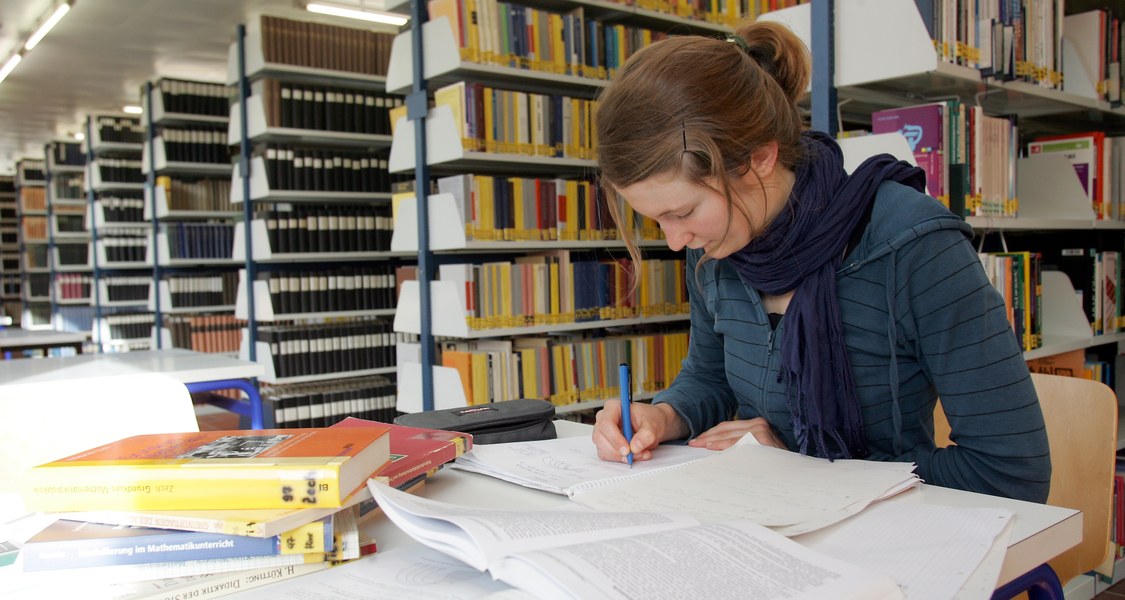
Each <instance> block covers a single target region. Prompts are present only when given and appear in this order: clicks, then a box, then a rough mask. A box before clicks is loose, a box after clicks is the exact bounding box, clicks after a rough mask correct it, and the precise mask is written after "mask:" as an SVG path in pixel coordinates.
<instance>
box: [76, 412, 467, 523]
mask: <svg viewBox="0 0 1125 600" xmlns="http://www.w3.org/2000/svg"><path fill="white" fill-rule="evenodd" d="M333 427H337V428H347V427H351V428H375V429H386V430H387V431H388V432H389V433H388V435H389V437H390V440H389V443H390V460H389V462H387V463H386V464H385V465H383V466H382V467H380V468H379V470H378V471H376V472H375V473H374V475H373V476H374V477H377V478H380V479H381V480H384V481H386V482H387V484H388V485H390V486H391V487H395V488H400V489H408V488H410V487H412V486H414V485H416V484H417V483H418V482H419V481H423V480H425V479H426V478H427V477H429V476H430V475H432V474H433V473H434V472H436V471H437V469H439V468H440V467H442V466H444V465H446V464H448V463H450V462H452V461H453V460H454V459H456V458H457V457H459V456H462V455H464V454H465V453H466V452H468V451H469V450H471V449H472V436H471V435H469V434H465V433H459V432H455V431H443V430H436V429H421V428H417V427H407V426H405V425H394V424H391V423H380V422H376V421H369V420H365V419H357V418H354V417H347V418H346V419H344V420H342V421H340V422H339V423H337V424H336V425H334V426H333ZM370 500H371V492H370V490H369V489H368V488H367V486H366V485H362V486H361V487H359V488H358V489H356V490H355V491H354V492H352V493H351V495H349V496H348V497H347V498H346V499H345V500H344V501H343V503H342V505H343V507H345V508H347V507H359V509H360V510H359V514H360V515H361V516H362V515H364V514H366V513H367V512H369V511H370V510H373V509H374V508H375V504H374V503H373V502H370ZM339 510H340V509H339V508H315V507H310V508H282V509H264V510H248V509H230V510H173V511H86V512H70V513H62V514H60V515H59V516H60V517H61V518H66V519H72V520H78V521H90V522H95V523H106V524H110V525H136V526H142V527H160V528H166V529H182V530H190V531H199V532H207V533H222V534H229V535H238V536H252V537H259V538H260V537H270V536H279V535H281V536H284V535H286V534H287V533H288V532H290V531H292V530H294V529H295V528H300V527H302V526H304V525H307V524H309V523H314V522H316V521H317V520H318V519H323V518H324V517H327V516H329V515H332V514H335V513H336V512H337V511H339Z"/></svg>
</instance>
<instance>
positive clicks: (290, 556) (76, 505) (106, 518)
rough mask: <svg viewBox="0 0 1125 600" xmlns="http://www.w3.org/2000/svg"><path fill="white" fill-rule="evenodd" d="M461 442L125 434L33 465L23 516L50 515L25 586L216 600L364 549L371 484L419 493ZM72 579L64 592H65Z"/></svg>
mask: <svg viewBox="0 0 1125 600" xmlns="http://www.w3.org/2000/svg"><path fill="white" fill-rule="evenodd" d="M471 448H472V437H471V436H470V435H468V434H463V433H457V432H449V431H439V430H431V429H419V428H413V427H404V426H399V425H391V424H387V423H378V422H375V421H366V420H362V419H356V418H352V417H349V418H346V419H344V420H343V421H340V422H339V423H337V424H336V425H334V426H332V427H324V428H314V429H273V430H259V431H207V432H193V433H178V434H154V435H143V436H134V437H130V438H125V439H123V440H119V441H117V442H114V443H111V444H107V445H104V446H100V447H97V448H93V449H90V450H87V451H85V452H81V453H78V454H75V455H73V456H69V457H66V458H63V459H60V460H57V461H54V462H51V463H47V464H44V465H40V466H38V467H35V468H33V469H31V470H30V471H29V474H28V477H27V478H26V479H25V481H24V482H23V486H22V491H23V497H24V503H25V505H26V507H27V508H28V509H29V510H35V511H40V512H43V513H50V515H51V516H53V517H57V520H55V521H54V522H53V523H52V524H51V525H49V526H47V527H46V528H45V529H43V530H42V531H40V532H39V533H37V534H35V535H33V536H32V537H31V538H29V539H28V540H27V541H26V542H25V543H24V544H23V545H22V548H20V551H19V558H18V559H17V563H19V566H18V567H17V568H21V569H22V571H23V573H21V574H20V576H21V579H22V580H23V583H22V585H23V586H24V587H25V588H26V589H28V590H34V592H35V593H38V594H42V593H43V592H48V591H52V590H58V591H62V590H61V589H59V588H60V586H66V585H72V586H73V585H80V586H82V589H83V591H84V592H85V593H87V594H93V595H95V596H96V597H106V598H128V599H130V600H139V599H141V598H189V597H190V598H193V599H200V598H213V597H218V596H221V595H224V594H227V593H231V592H235V591H240V590H246V589H248V588H252V587H256V586H260V585H264V584H268V583H272V582H275V581H279V580H281V579H288V578H291V577H296V576H299V575H303V574H306V573H312V572H316V571H319V570H323V569H326V568H329V567H331V566H333V565H336V564H340V563H341V562H346V561H350V560H354V559H358V558H360V557H362V556H365V555H368V554H371V553H373V552H375V549H376V545H375V541H374V540H371V539H369V538H366V537H364V536H363V535H362V533H361V530H360V525H361V524H362V522H363V521H364V520H365V519H367V518H370V517H371V516H372V515H375V514H379V511H377V506H376V504H375V501H374V500H373V499H372V496H371V492H370V490H369V489H368V486H367V481H368V479H372V478H373V479H376V480H378V481H380V482H382V483H385V484H387V485H389V486H392V487H395V488H398V489H400V490H406V491H410V490H413V489H416V488H417V487H418V486H420V485H421V484H423V483H424V482H425V480H426V479H427V478H428V477H429V476H430V475H432V474H433V473H434V472H436V471H437V470H438V469H439V468H440V467H441V466H442V465H444V464H446V463H448V462H451V461H452V460H454V459H455V458H456V457H458V456H460V455H462V454H464V453H465V452H467V451H468V450H470V449H471ZM68 582H69V583H68Z"/></svg>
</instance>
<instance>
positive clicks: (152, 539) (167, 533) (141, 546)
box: [22, 518, 333, 571]
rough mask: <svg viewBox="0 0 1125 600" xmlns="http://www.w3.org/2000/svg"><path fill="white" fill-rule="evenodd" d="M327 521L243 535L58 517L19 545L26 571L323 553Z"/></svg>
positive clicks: (328, 544)
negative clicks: (285, 530) (286, 530)
mask: <svg viewBox="0 0 1125 600" xmlns="http://www.w3.org/2000/svg"><path fill="white" fill-rule="evenodd" d="M332 544H333V530H332V519H331V518H328V519H324V520H320V521H315V522H313V523H309V524H308V525H306V526H304V527H302V528H300V529H298V530H294V531H291V532H289V533H287V534H286V535H284V536H274V537H268V538H256V537H248V536H236V535H222V534H212V533H199V532H194V531H176V530H170V529H153V528H147V527H116V526H112V525H101V524H97V523H86V522H81V521H67V520H61V519H60V520H58V521H55V522H54V523H52V524H51V525H49V526H48V527H47V528H46V529H44V530H43V531H41V532H39V533H37V534H35V535H34V536H32V537H31V539H29V540H28V541H27V543H26V544H25V545H24V547H23V551H22V555H23V564H24V570H26V571H42V570H53V569H74V568H85V567H105V566H112V565H134V564H149V563H160V562H173V561H190V560H205V559H216V558H245V557H253V556H277V555H281V554H310V553H316V554H323V553H325V552H328V551H331V550H332V547H333V546H332Z"/></svg>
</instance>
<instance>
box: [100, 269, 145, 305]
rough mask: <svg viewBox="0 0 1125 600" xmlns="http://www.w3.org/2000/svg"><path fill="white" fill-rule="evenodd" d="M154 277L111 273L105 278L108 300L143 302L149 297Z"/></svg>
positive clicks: (106, 298) (106, 299)
mask: <svg viewBox="0 0 1125 600" xmlns="http://www.w3.org/2000/svg"><path fill="white" fill-rule="evenodd" d="M151 286H152V277H126V276H123V275H111V276H109V277H106V278H105V288H106V297H105V298H104V300H105V301H107V302H130V301H132V302H143V301H145V300H147V299H148V293H149V292H148V290H149V288H150V287H151Z"/></svg>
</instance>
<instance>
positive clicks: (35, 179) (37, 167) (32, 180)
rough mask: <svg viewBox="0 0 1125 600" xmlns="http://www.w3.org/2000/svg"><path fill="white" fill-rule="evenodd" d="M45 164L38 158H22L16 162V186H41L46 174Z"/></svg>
mask: <svg viewBox="0 0 1125 600" xmlns="http://www.w3.org/2000/svg"><path fill="white" fill-rule="evenodd" d="M46 169H47V165H46V163H45V162H44V161H43V160H40V159H35V160H32V159H24V160H21V161H19V162H18V163H16V183H17V185H16V187H19V188H21V189H22V188H24V187H36V186H39V187H42V185H43V183H42V182H43V181H45V180H46V179H47V176H46Z"/></svg>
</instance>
